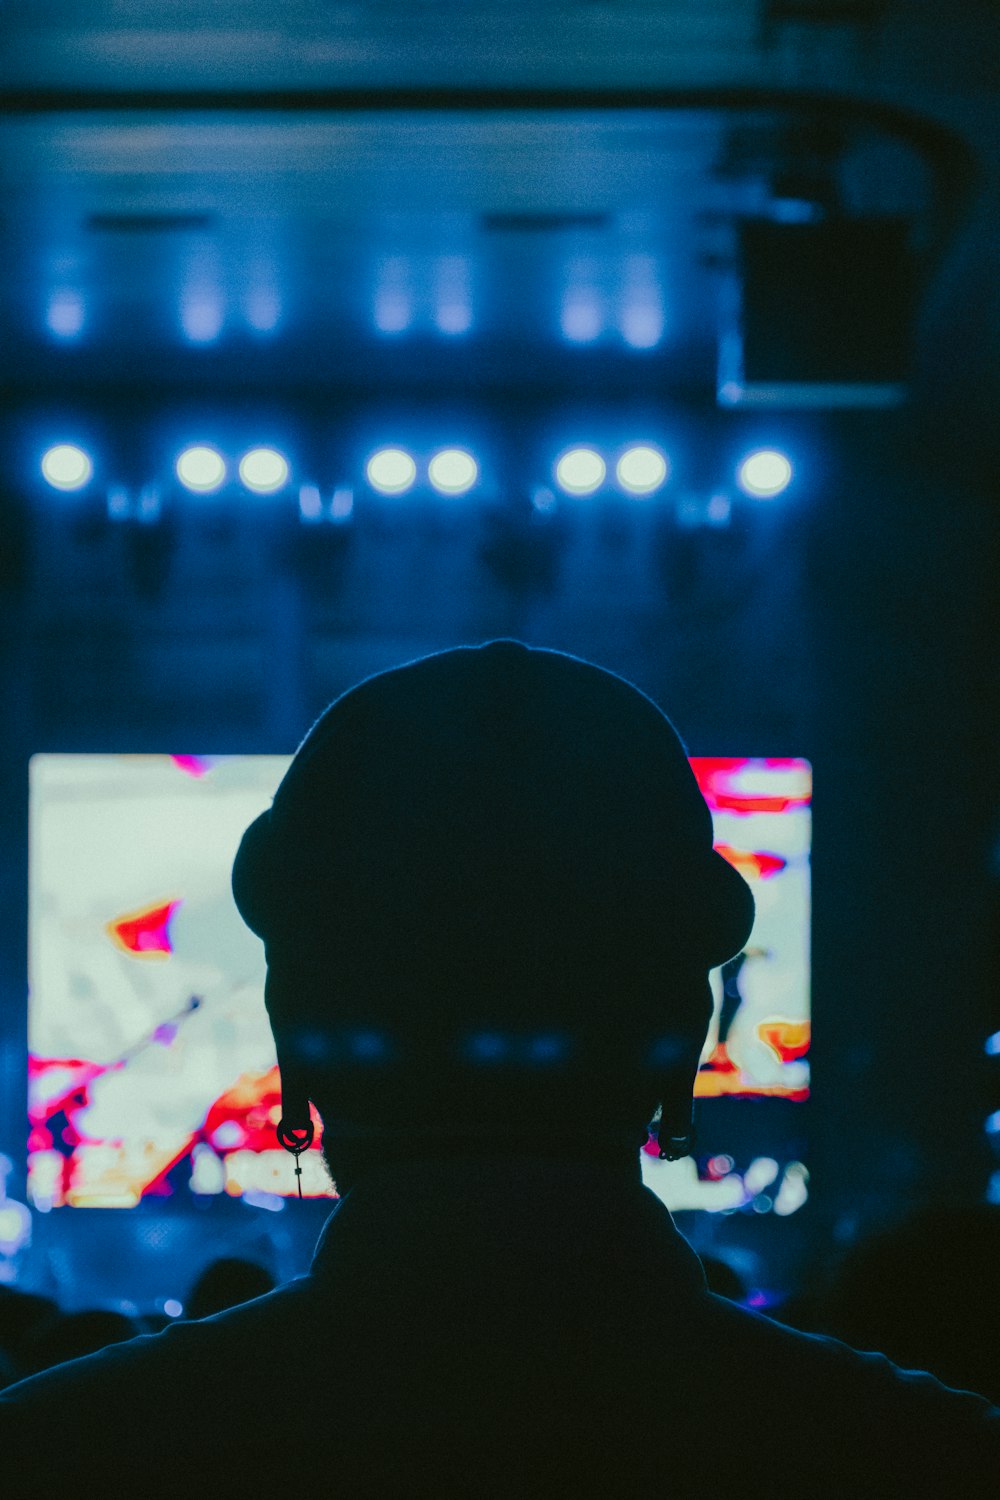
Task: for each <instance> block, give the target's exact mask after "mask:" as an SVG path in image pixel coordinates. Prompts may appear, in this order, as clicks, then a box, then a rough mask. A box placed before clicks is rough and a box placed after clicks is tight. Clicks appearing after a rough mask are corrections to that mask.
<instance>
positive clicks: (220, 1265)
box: [184, 1255, 274, 1318]
mask: <svg viewBox="0 0 1000 1500" xmlns="http://www.w3.org/2000/svg"><path fill="white" fill-rule="evenodd" d="M273 1290H274V1277H273V1276H272V1275H271V1273H270V1271H268V1270H265V1268H264V1267H263V1266H260V1265H258V1264H257V1262H256V1261H254V1260H242V1259H241V1258H240V1257H239V1256H236V1255H232V1256H228V1255H227V1256H222V1257H221V1258H220V1259H219V1260H213V1261H212V1263H211V1265H208V1266H206V1267H205V1269H204V1271H202V1273H201V1275H200V1276H199V1277H198V1280H197V1281H196V1282H195V1284H194V1286H193V1287H192V1288H191V1292H190V1294H189V1296H188V1299H187V1302H186V1303H185V1304H184V1315H185V1317H188V1318H210V1317H211V1316H212V1314H213V1313H218V1312H225V1310H226V1308H227V1307H238V1306H239V1305H240V1303H241V1302H252V1301H253V1299H254V1298H255V1297H263V1296H264V1295H265V1294H266V1293H267V1292H270V1291H273Z"/></svg>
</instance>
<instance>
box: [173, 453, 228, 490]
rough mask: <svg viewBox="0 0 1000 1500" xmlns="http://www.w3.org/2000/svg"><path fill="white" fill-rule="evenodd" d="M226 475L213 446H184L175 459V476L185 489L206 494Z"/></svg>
mask: <svg viewBox="0 0 1000 1500" xmlns="http://www.w3.org/2000/svg"><path fill="white" fill-rule="evenodd" d="M225 477H226V465H225V461H224V460H223V457H222V455H221V453H216V451H215V449H214V448H206V447H203V446H201V445H196V446H195V447H193V448H185V449H184V452H183V453H182V454H181V456H180V458H179V459H178V460H177V478H178V479H179V480H180V482H181V484H182V485H183V486H184V488H185V489H186V490H193V491H194V493H195V494H197V495H207V494H209V493H210V492H211V491H212V490H217V489H218V488H219V485H220V484H221V483H222V481H223V480H224V479H225Z"/></svg>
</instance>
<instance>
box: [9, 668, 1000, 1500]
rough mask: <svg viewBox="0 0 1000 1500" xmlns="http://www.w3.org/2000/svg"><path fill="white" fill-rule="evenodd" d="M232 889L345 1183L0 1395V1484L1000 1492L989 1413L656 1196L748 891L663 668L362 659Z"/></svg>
mask: <svg viewBox="0 0 1000 1500" xmlns="http://www.w3.org/2000/svg"><path fill="white" fill-rule="evenodd" d="M233 889H234V893H235V896H236V901H237V905H238V906H239V908H240V910H241V912H242V913H243V916H244V917H245V919H246V921H247V922H248V923H249V925H250V926H251V927H252V928H253V929H254V931H255V932H257V933H258V934H260V936H261V937H262V938H263V940H264V944H265V951H266V956H267V981H266V989H265V1000H266V1004H267V1009H268V1014H269V1018H270V1021H271V1026H272V1029H273V1031H274V1036H275V1042H276V1045H277V1051H278V1061H279V1064H280V1068H281V1082H282V1097H283V1111H284V1116H283V1119H282V1122H281V1124H280V1126H279V1138H280V1139H281V1140H282V1142H283V1144H285V1145H286V1146H287V1147H289V1148H290V1149H297V1148H299V1147H300V1146H304V1145H305V1144H306V1143H307V1141H308V1139H309V1135H310V1133H311V1128H312V1122H311V1117H310V1102H311V1103H312V1104H313V1105H314V1106H315V1108H316V1110H317V1111H318V1113H319V1115H320V1116H321V1118H322V1121H323V1126H324V1130H323V1153H324V1156H325V1158H326V1161H327V1163H328V1165H329V1169H330V1172H331V1174H332V1176H333V1178H334V1179H335V1180H336V1182H337V1184H338V1187H339V1189H340V1191H341V1193H342V1195H343V1196H342V1197H341V1200H340V1202H339V1203H338V1204H337V1206H336V1207H335V1208H334V1210H333V1212H332V1213H331V1215H330V1218H329V1220H328V1222H327V1224H326V1227H325V1229H324V1230H323V1233H322V1236H321V1238H320V1242H319V1245H318V1246H317V1250H316V1255H315V1258H314V1261H313V1266H312V1270H311V1271H310V1274H309V1275H308V1276H306V1277H303V1278H301V1279H299V1280H297V1281H295V1282H292V1283H290V1284H288V1285H287V1286H284V1287H282V1288H280V1289H278V1290H277V1291H274V1292H272V1293H270V1294H269V1295H268V1296H266V1297H261V1298H258V1299H256V1300H255V1301H254V1302H251V1303H248V1304H247V1305H245V1306H243V1307H238V1308H234V1309H232V1310H231V1311H229V1312H226V1313H221V1314H219V1315H218V1316H216V1317H214V1318H208V1319H205V1320H203V1321H201V1322H178V1323H176V1324H175V1325H174V1326H173V1327H171V1328H169V1329H167V1330H166V1331H165V1332H164V1333H162V1334H159V1335H157V1336H155V1337H150V1338H144V1339H138V1340H135V1341H133V1342H132V1343H130V1344H126V1345H121V1346H119V1347H118V1348H116V1349H113V1350H107V1351H105V1352H104V1353H103V1354H100V1355H98V1356H96V1357H94V1358H92V1359H90V1360H87V1361H84V1362H82V1363H80V1364H77V1365H75V1366H66V1367H64V1368H63V1369H62V1370H60V1371H53V1372H51V1373H50V1374H48V1375H46V1376H43V1377H40V1378H38V1379H35V1380H33V1381H27V1382H24V1383H22V1384H21V1385H20V1386H17V1387H14V1388H12V1389H11V1390H10V1391H8V1392H6V1393H5V1394H4V1395H3V1396H0V1450H2V1451H3V1453H4V1463H5V1471H4V1472H5V1478H6V1475H7V1474H10V1473H12V1472H13V1473H18V1472H19V1473H20V1474H21V1475H22V1476H23V1479H24V1486H23V1492H25V1493H31V1494H38V1493H45V1494H61V1493H63V1492H69V1489H70V1487H71V1486H72V1485H73V1484H74V1483H75V1482H78V1481H79V1477H80V1475H82V1474H87V1475H91V1476H94V1482H99V1483H100V1487H101V1493H102V1494H104V1495H112V1494H122V1495H135V1494H142V1495H143V1496H147V1495H149V1494H151V1493H156V1494H170V1495H176V1494H178V1493H184V1492H185V1489H190V1490H192V1491H193V1490H194V1489H197V1492H198V1493H204V1494H212V1495H216V1496H218V1495H232V1496H240V1497H244V1496H246V1494H247V1493H248V1492H251V1491H252V1493H253V1494H254V1495H255V1496H262V1497H263V1496H267V1495H272V1494H273V1495H275V1496H279V1497H280V1496H286V1495H296V1496H298V1495H302V1496H306V1497H309V1496H314V1495H315V1496H328V1495H337V1496H339V1495H343V1496H350V1497H357V1496H370V1497H373V1500H374V1497H378V1500H386V1497H394V1496H434V1497H439V1496H475V1497H477V1500H478V1497H481V1496H512V1497H513V1496H516V1497H522V1496H536V1495H537V1496H546V1497H548V1496H552V1497H562V1496H573V1497H576V1496H602V1497H613V1500H619V1497H638V1496H643V1497H645V1496H653V1495H656V1496H660V1495H663V1496H691V1497H694V1496H698V1497H702V1496H704V1495H705V1494H707V1493H713V1494H720V1495H725V1494H732V1495H737V1494H738V1495H740V1496H741V1497H744V1496H764V1495H768V1496H771V1495H773V1494H775V1493H776V1492H778V1493H780V1492H782V1491H786V1490H790V1489H792V1488H794V1490H795V1491H796V1492H797V1493H799V1494H801V1495H803V1496H807V1497H809V1500H817V1497H837V1500H844V1497H851V1500H856V1497H860V1496H874V1495H879V1496H907V1497H908V1496H913V1495H927V1496H934V1497H935V1500H941V1497H942V1496H950V1495H956V1496H957V1495H962V1496H969V1495H987V1494H989V1495H991V1496H992V1495H993V1494H994V1493H995V1481H996V1476H997V1473H998V1472H1000V1411H997V1410H996V1409H994V1408H991V1407H990V1406H989V1405H988V1404H987V1403H986V1402H984V1401H982V1400H981V1399H980V1398H978V1397H976V1396H973V1395H969V1394H961V1393H959V1392H955V1391H950V1390H948V1389H947V1388H945V1387H944V1386H942V1385H940V1384H938V1382H937V1381H935V1380H933V1379H932V1378H931V1377H929V1376H918V1375H907V1374H904V1373H903V1372H901V1371H899V1370H897V1369H896V1368H895V1367H894V1366H893V1365H891V1364H889V1362H888V1361H887V1360H885V1359H884V1358H882V1357H881V1356H879V1355H861V1354H858V1353H856V1352H855V1351H853V1350H852V1349H850V1348H848V1347H847V1346H845V1345H842V1344H837V1343H834V1342H832V1341H829V1340H824V1339H819V1338H812V1337H809V1336H807V1335H802V1334H799V1333H796V1332H794V1331H792V1330H790V1329H788V1328H783V1327H781V1326H780V1325H779V1324H777V1323H775V1322H772V1321H771V1320H769V1319H767V1318H764V1317H760V1316H758V1315H756V1314H754V1313H752V1312H748V1311H746V1310H744V1309H743V1308H740V1307H737V1306H736V1305H735V1304H733V1303H731V1302H728V1301H726V1300H725V1299H723V1298H721V1297H717V1296H715V1295H713V1294H712V1293H710V1292H709V1291H708V1289H707V1287H706V1285H705V1277H704V1273H703V1271H702V1268H701V1266H700V1264H699V1262H698V1259H697V1256H696V1255H695V1254H694V1252H693V1251H692V1250H691V1248H690V1247H689V1246H688V1245H687V1244H686V1242H685V1241H684V1240H683V1239H682V1238H681V1236H680V1234H679V1233H678V1232H677V1230H676V1229H675V1228H674V1226H673V1223H672V1220H671V1218H670V1215H669V1213H668V1212H667V1211H666V1209H665V1208H664V1207H663V1205H662V1204H661V1203H660V1201H659V1200H658V1199H657V1198H656V1197H655V1196H654V1195H653V1194H652V1193H650V1192H649V1191H648V1190H647V1189H645V1188H644V1187H643V1186H642V1183H641V1177H640V1169H639V1150H640V1147H641V1146H642V1145H643V1143H644V1142H645V1140H646V1138H647V1127H648V1124H649V1122H650V1120H651V1118H656V1110H657V1107H658V1106H660V1107H661V1113H660V1115H659V1118H658V1119H657V1120H656V1125H655V1126H654V1129H655V1130H656V1131H657V1132H658V1135H659V1142H660V1148H661V1151H663V1152H665V1153H666V1154H667V1155H668V1156H671V1157H679V1156H681V1155H683V1154H684V1153H685V1151H686V1150H687V1149H688V1148H689V1139H690V1121H691V1102H692V1092H693V1085H694V1079H695V1074H696V1072H697V1068H698V1059H699V1055H700V1052H701V1049H702V1046H703V1043H704V1040H705V1035H706V1031H707V1027H708V1024H709V1020H710V1017H711V1013H712V996H711V990H710V987H709V983H708V974H709V970H710V969H711V968H712V967H714V966H715V965H717V964H721V963H724V962H726V961H727V960H728V959H729V958H731V957H732V956H733V955H734V954H736V953H738V952H740V951H741V949H742V948H743V947H744V946H745V944H746V941H747V938H748V936H749V933H750V928H751V925H752V919H753V902H752V898H751V896H750V893H749V889H748V887H747V886H746V885H745V884H744V882H743V881H742V880H741V879H740V877H739V876H738V875H737V874H736V873H735V871H734V870H733V869H732V868H731V867H730V866H729V865H728V864H727V863H726V862H725V861H724V860H722V859H721V858H720V857H719V856H718V855H717V854H715V853H714V852H713V849H712V825H711V818H710V816H709V812H708V808H707V807H706V805H705V802H704V800H703V799H702V797H701V796H700V794H699V792H698V787H697V783H696V782H695V779H694V776H693V774H692V772H691V769H690V766H689V765H688V762H687V759H686V757H685V753H684V749H683V747H682V745H681V743H680V741H679V739H678V738H677V735H676V733H675V732H674V730H673V728H672V726H671V725H670V723H669V722H668V720H667V719H666V718H665V717H664V716H663V715H662V714H661V712H660V711H659V710H658V709H657V708H656V706H655V705H654V704H653V703H652V702H651V701H650V700H649V699H648V698H646V697H645V696H644V695H643V694H641V693H639V692H638V691H637V690H636V689H634V688H633V687H631V686H630V685H629V684H627V683H625V682H623V681H622V680H621V679H620V678H617V677H615V676H613V675H612V674H610V673H605V672H602V671H601V670H599V669H598V668H595V667H592V666H589V665H587V664H586V663H582V662H579V661H577V660H575V659H574V658H570V657H566V656H563V655H561V654H559V653H555V652H544V651H534V650H529V649H527V648H526V647H523V646H520V645H518V644H516V643H512V642H494V643H491V644H490V645H488V646H485V647H482V648H471V649H469V648H466V649H462V650H458V651H450V652H444V653H442V654H440V655H438V656H434V657H430V658H426V659H424V660H422V661H420V662H417V663H414V664H411V665H409V666H407V667H403V668H401V669H398V670H396V671H394V672H390V673H386V674H383V675H381V676H378V677H375V678H372V679H370V680H368V681H367V682H365V683H363V684H361V685H360V686H359V687H357V688H355V689H354V690H352V691H351V692H349V693H347V694H345V695H344V696H343V697H342V698H340V699H339V700H338V701H337V702H336V703H335V704H333V705H332V707H331V708H330V709H329V710H328V711H327V712H326V713H325V714H324V715H323V717H322V718H321V719H320V720H319V722H318V723H317V724H316V725H315V726H314V728H313V729H312V731H311V732H310V734H309V735H308V736H307V738H306V740H305V741H304V742H303V744H302V746H301V747H300V748H299V751H298V753H297V755H296V757H295V760H294V761H293V763H292V765H291V767H290V769H289V771H288V773H287V775H286V776H285V779H284V780H283V782H282V784H281V786H280V787H279V789H278V791H277V793H276V795H275V798H274V802H273V805H272V807H271V808H270V809H269V810H268V811H267V812H265V813H264V814H263V815H262V816H261V817H260V818H259V819H257V821H256V822H255V823H254V824H252V825H251V827H250V828H249V829H248V830H247V832H246V834H245V836H244V839H243V842H242V844H241V847H240V851H239V854H238V856H237V860H236V864H235V867H234V871H233ZM289 1166H290V1169H291V1163H289ZM294 1208H295V1205H294V1203H293V1204H292V1205H291V1210H292V1211H293V1212H294ZM56 1432H57V1433H58V1434H59V1442H58V1445H55V1444H52V1443H51V1442H48V1443H47V1439H48V1435H49V1434H52V1433H56ZM39 1455H41V1456H39ZM98 1476H99V1480H98ZM15 1489H16V1487H15ZM14 1492H15V1491H13V1490H12V1491H11V1493H14Z"/></svg>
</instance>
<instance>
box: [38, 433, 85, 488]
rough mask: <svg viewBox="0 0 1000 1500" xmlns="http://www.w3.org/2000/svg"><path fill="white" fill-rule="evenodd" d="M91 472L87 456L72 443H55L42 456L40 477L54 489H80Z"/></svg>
mask: <svg viewBox="0 0 1000 1500" xmlns="http://www.w3.org/2000/svg"><path fill="white" fill-rule="evenodd" d="M93 472H94V465H93V464H92V463H91V461H90V458H89V456H88V455H87V454H86V453H84V451H83V449H82V448H77V447H76V446H75V445H74V444H73V443H56V445H55V447H54V448H49V449H48V450H47V451H46V452H45V453H44V454H43V456H42V477H43V478H44V479H45V480H46V482H47V483H48V484H51V486H52V488H53V489H55V490H79V489H82V488H83V486H84V485H85V484H86V483H87V480H88V479H89V478H90V476H91V474H93Z"/></svg>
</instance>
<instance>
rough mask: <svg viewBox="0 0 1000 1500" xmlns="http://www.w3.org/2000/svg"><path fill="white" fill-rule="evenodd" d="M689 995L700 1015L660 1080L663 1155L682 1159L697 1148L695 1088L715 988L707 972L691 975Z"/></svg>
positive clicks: (659, 1127)
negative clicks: (695, 1145) (695, 1139)
mask: <svg viewBox="0 0 1000 1500" xmlns="http://www.w3.org/2000/svg"><path fill="white" fill-rule="evenodd" d="M688 988H689V994H688V995H686V996H685V997H684V998H685V999H686V1000H689V1001H690V1004H691V1012H692V1014H694V1015H696V1016H698V1021H697V1023H696V1024H695V1025H694V1026H693V1027H692V1029H691V1033H690V1038H685V1039H681V1040H680V1041H679V1043H678V1044H677V1046H676V1050H675V1051H674V1055H673V1056H672V1057H671V1058H670V1059H669V1062H668V1065H667V1067H666V1068H665V1069H664V1070H663V1071H662V1072H661V1074H660V1080H659V1096H660V1119H659V1124H658V1139H659V1143H660V1158H661V1160H665V1161H679V1160H680V1159H681V1157H684V1156H689V1155H690V1154H691V1151H692V1150H693V1148H694V1090H695V1080H696V1078H697V1076H698V1068H699V1065H700V1060H701V1052H702V1047H703V1045H704V1040H705V1035H706V1033H707V1030H708V1025H709V1022H710V1021H711V1018H712V1009H713V1001H712V990H711V985H710V984H709V980H708V976H707V974H700V975H698V976H692V979H691V981H690V983H689V986H688Z"/></svg>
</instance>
